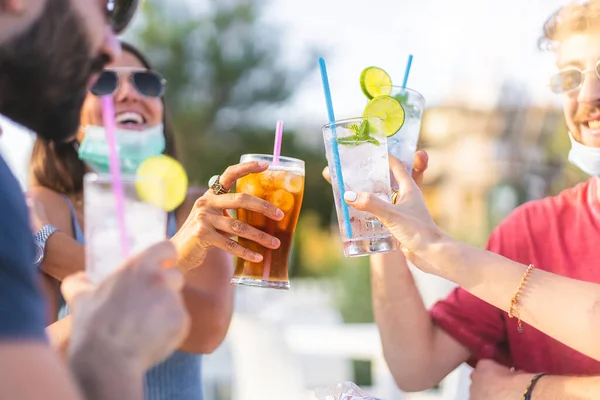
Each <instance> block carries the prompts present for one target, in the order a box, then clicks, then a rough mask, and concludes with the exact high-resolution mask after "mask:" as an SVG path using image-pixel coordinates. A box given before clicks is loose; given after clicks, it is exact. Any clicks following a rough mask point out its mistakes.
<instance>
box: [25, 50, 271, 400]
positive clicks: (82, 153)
mask: <svg viewBox="0 0 600 400" xmlns="http://www.w3.org/2000/svg"><path fill="white" fill-rule="evenodd" d="M165 84H166V82H165V81H164V79H162V77H161V76H160V75H159V74H158V73H157V72H156V71H153V70H152V68H151V66H150V64H149V62H148V61H147V60H146V59H145V57H144V56H143V55H142V54H141V53H140V52H139V51H138V50H136V49H135V48H134V47H132V46H131V45H128V44H126V43H123V53H122V54H121V56H120V58H118V59H117V60H116V61H115V63H114V64H112V65H110V66H109V67H108V68H107V69H106V70H105V71H104V72H103V73H102V74H101V76H100V78H99V79H98V81H97V83H96V84H95V85H94V87H93V88H92V90H91V92H90V93H89V94H88V96H87V98H86V100H85V103H84V107H83V110H82V115H81V121H82V127H81V129H80V132H79V134H78V136H77V138H76V140H75V141H73V142H71V143H66V144H54V143H47V142H43V141H40V140H39V139H38V141H37V142H36V144H35V146H34V151H33V155H32V160H31V165H30V174H31V180H32V184H33V187H32V189H31V190H30V192H29V196H30V197H32V198H33V199H34V201H36V202H38V203H41V204H42V206H43V209H44V210H45V212H46V215H47V216H48V217H45V216H42V217H41V218H38V222H37V227H36V232H38V233H37V235H36V241H37V243H38V244H39V247H40V248H41V249H42V260H40V261H41V262H40V263H39V264H40V268H41V270H42V271H43V272H44V283H45V288H46V289H47V290H46V291H47V294H48V299H49V301H50V303H51V308H52V309H51V310H50V318H49V325H50V326H49V328H48V333H49V336H50V339H51V341H52V342H53V344H54V345H55V346H56V347H57V348H59V349H62V350H64V349H65V348H66V346H67V344H68V340H69V335H70V317H69V316H68V315H67V314H68V310H67V309H66V307H65V305H64V301H63V300H62V298H61V297H60V291H59V285H60V281H61V280H62V279H63V278H64V277H65V276H67V275H69V274H71V273H73V272H76V271H80V270H83V269H84V245H85V243H84V237H83V233H82V232H83V224H84V218H83V202H82V199H83V175H84V173H85V172H87V171H89V170H91V169H93V170H99V171H103V170H106V169H107V160H106V157H104V158H103V157H102V155H101V154H100V153H98V154H96V153H95V150H94V149H97V148H98V147H102V146H106V143H104V142H103V141H104V132H103V128H102V107H101V102H100V98H99V97H98V96H99V95H111V94H112V96H113V97H114V102H115V113H116V115H115V119H116V122H117V128H118V132H117V136H118V135H141V136H143V137H144V139H143V140H144V141H145V143H146V146H144V147H145V151H146V153H147V154H139V152H138V153H136V156H135V157H128V154H127V153H128V152H127V148H126V146H125V147H122V148H121V150H120V154H119V157H120V158H121V164H122V165H123V168H124V169H127V168H131V169H132V170H133V171H135V167H136V166H137V165H138V164H139V162H140V161H143V159H144V158H147V157H151V156H155V155H158V154H161V153H164V154H167V155H170V156H173V157H174V156H175V144H174V137H173V132H172V130H171V127H170V125H169V123H168V120H167V118H166V116H165V110H164V102H163V99H162V95H163V94H164V91H165ZM117 139H118V137H117ZM133 153H135V152H133ZM136 157H137V158H136ZM267 167H268V166H267V165H261V164H259V163H246V164H240V165H236V166H232V167H230V168H228V169H227V170H226V171H225V172H224V173H223V174H222V175H221V177H220V179H219V182H220V184H222V185H223V187H224V188H225V189H230V188H231V186H233V184H234V182H235V181H236V180H237V179H239V178H241V177H242V176H245V175H247V174H248V173H252V172H259V171H263V170H265V169H266V168H267ZM130 172H131V171H130ZM233 208H247V209H252V210H254V211H259V212H262V213H263V214H265V215H267V216H269V217H270V218H273V219H275V220H280V219H281V217H282V215H283V214H282V213H281V211H279V210H278V209H277V208H276V207H274V206H272V205H270V204H269V203H266V202H265V201H263V200H260V199H258V198H255V197H251V196H248V197H239V196H235V195H233V194H222V193H214V191H213V190H212V189H209V190H207V191H203V190H200V189H191V190H190V191H189V193H188V196H187V198H186V200H185V201H184V203H183V204H182V205H181V206H180V207H179V208H177V209H176V210H175V211H173V212H171V213H169V218H168V232H167V234H168V236H169V237H170V238H171V241H172V242H173V243H174V244H175V247H176V248H177V249H178V252H179V262H178V268H179V269H180V270H181V272H182V273H183V274H184V276H185V279H186V287H185V289H184V298H185V301H186V305H187V308H188V311H189V313H190V315H191V317H192V329H191V332H190V335H189V337H188V338H187V340H186V341H185V342H184V344H183V346H182V348H181V349H180V351H177V352H175V353H174V354H173V355H172V356H171V357H169V358H168V359H167V360H165V361H164V362H162V363H161V364H159V365H157V366H155V367H154V368H152V369H151V370H150V371H148V373H147V376H146V382H145V384H146V398H147V399H151V400H155V399H156V400H158V399H169V400H188V399H189V400H191V399H195V400H197V399H201V398H202V385H201V354H206V353H211V352H212V351H214V350H215V349H216V348H217V347H218V346H219V344H220V343H221V342H222V340H223V339H224V337H225V334H226V333H227V329H228V327H229V323H230V320H231V315H232V307H233V289H232V287H231V286H230V285H229V280H230V278H231V276H232V273H233V262H232V257H231V255H234V256H241V257H242V258H245V259H248V260H251V261H255V262H256V261H257V260H258V259H259V258H257V257H260V256H259V255H256V254H254V253H253V252H251V251H249V250H247V249H244V248H242V247H241V246H239V245H238V244H237V243H236V242H234V241H233V240H232V239H231V237H232V236H243V237H247V238H249V239H252V240H254V241H256V242H259V243H261V244H263V245H264V246H266V247H270V248H277V247H278V246H279V243H278V241H277V239H275V238H272V237H271V236H269V235H267V234H264V233H262V232H259V231H257V230H255V229H253V228H250V227H248V226H245V225H244V224H241V223H239V221H236V220H234V219H232V218H230V217H228V216H225V215H224V213H223V210H225V209H233ZM41 215H43V213H42V214H41ZM34 220H35V218H34ZM228 253H230V254H228Z"/></svg>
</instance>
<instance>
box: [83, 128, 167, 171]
mask: <svg viewBox="0 0 600 400" xmlns="http://www.w3.org/2000/svg"><path fill="white" fill-rule="evenodd" d="M83 129H84V131H85V137H84V139H83V140H82V141H81V143H80V144H79V146H78V154H79V158H80V159H81V160H82V161H84V162H85V163H86V164H87V165H88V166H89V167H90V169H92V170H93V171H94V172H98V173H108V172H109V147H108V143H107V141H106V131H105V129H104V127H102V126H93V125H88V126H87V127H85V128H83ZM115 139H116V142H117V152H118V153H119V161H120V164H121V172H123V173H125V174H134V173H135V172H136V171H137V169H138V167H139V166H140V164H141V163H142V162H144V161H145V160H146V159H148V158H150V157H153V156H157V155H160V154H162V153H163V152H164V150H165V146H166V142H165V135H164V129H163V126H162V125H156V126H153V127H151V128H148V129H145V130H143V131H133V130H128V129H116V130H115Z"/></svg>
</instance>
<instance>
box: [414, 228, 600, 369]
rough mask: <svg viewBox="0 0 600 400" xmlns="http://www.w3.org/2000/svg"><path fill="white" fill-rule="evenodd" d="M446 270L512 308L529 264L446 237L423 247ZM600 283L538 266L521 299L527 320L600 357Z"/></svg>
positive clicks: (472, 289)
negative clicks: (559, 273)
mask: <svg viewBox="0 0 600 400" xmlns="http://www.w3.org/2000/svg"><path fill="white" fill-rule="evenodd" d="M421 257H423V258H425V259H426V260H427V261H428V262H430V263H431V264H432V265H438V266H443V268H444V270H443V271H442V272H441V275H442V276H444V277H445V278H447V279H450V280H452V281H454V282H456V283H458V284H459V285H461V286H462V287H463V288H465V289H466V290H467V291H469V292H470V293H471V294H473V295H475V296H477V297H479V298H481V299H483V300H484V301H487V302H488V303H490V304H492V305H494V306H496V307H498V308H500V309H502V310H504V311H508V310H509V307H510V301H511V298H512V297H513V296H514V295H515V292H516V291H517V288H518V286H519V284H520V282H521V279H522V278H523V275H524V273H525V270H526V268H527V266H525V265H522V264H519V263H516V262H513V261H510V260H508V259H506V258H504V257H502V256H499V255H497V254H494V253H491V252H488V251H485V250H483V249H479V248H476V247H472V246H468V245H465V244H462V243H459V242H456V241H454V240H452V239H448V238H446V239H444V240H442V241H440V242H439V243H437V244H435V245H433V246H431V248H430V249H429V250H428V251H426V252H424V253H422V254H421ZM599 304H600V286H599V285H597V284H593V283H589V282H582V281H576V280H573V279H569V278H565V277H562V276H559V275H555V274H551V273H548V272H545V271H542V270H539V269H534V270H533V271H532V273H531V275H530V276H529V278H528V279H527V282H526V284H525V287H524V289H523V292H522V294H521V297H520V299H519V313H520V317H521V319H522V320H523V321H525V322H527V323H528V324H529V325H532V326H534V327H535V328H537V329H538V330H540V331H542V332H544V333H546V334H547V335H549V336H552V337H553V338H555V339H556V340H559V341H560V342H562V343H564V344H566V345H567V346H570V347H572V348H573V349H575V350H578V351H580V352H582V353H584V354H586V355H588V356H589V357H593V358H595V359H596V360H600V342H599V341H598V340H597V335H596V333H597V332H598V330H599V329H600V307H599Z"/></svg>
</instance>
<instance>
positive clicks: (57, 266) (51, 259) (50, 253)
mask: <svg viewBox="0 0 600 400" xmlns="http://www.w3.org/2000/svg"><path fill="white" fill-rule="evenodd" d="M42 269H43V271H44V272H45V273H46V274H48V275H50V276H51V277H53V278H54V279H57V280H59V281H62V280H63V279H64V278H65V277H67V276H68V275H71V274H74V273H75V272H79V271H83V270H84V269H85V246H83V245H82V244H81V243H79V242H77V241H76V240H75V239H73V238H72V237H71V236H69V235H67V234H65V233H63V232H56V233H54V234H53V235H52V236H50V238H49V239H48V242H46V250H45V254H44V263H43V266H42Z"/></svg>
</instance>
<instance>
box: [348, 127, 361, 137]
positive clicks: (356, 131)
mask: <svg viewBox="0 0 600 400" xmlns="http://www.w3.org/2000/svg"><path fill="white" fill-rule="evenodd" d="M348 129H350V130H351V131H352V132H354V134H355V135H357V136H358V132H360V127H359V126H358V125H356V124H352V125H348Z"/></svg>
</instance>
